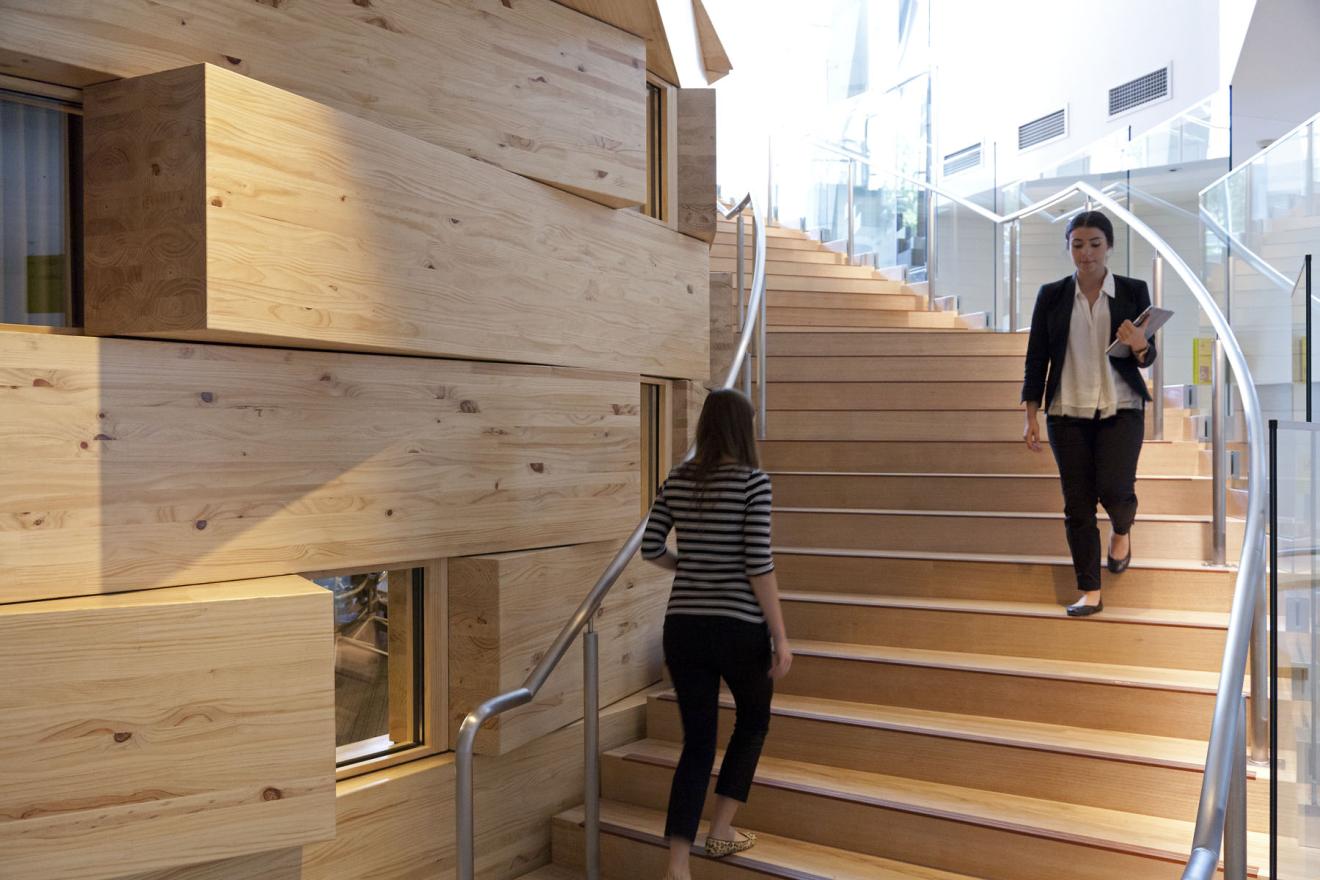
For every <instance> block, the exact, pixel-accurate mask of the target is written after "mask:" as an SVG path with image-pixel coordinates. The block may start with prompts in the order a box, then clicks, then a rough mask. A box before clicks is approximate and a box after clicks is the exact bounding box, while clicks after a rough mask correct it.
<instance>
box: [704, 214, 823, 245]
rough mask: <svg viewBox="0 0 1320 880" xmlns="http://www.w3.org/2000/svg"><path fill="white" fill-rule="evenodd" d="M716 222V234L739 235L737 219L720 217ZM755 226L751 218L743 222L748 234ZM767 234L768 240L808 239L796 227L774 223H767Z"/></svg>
mask: <svg viewBox="0 0 1320 880" xmlns="http://www.w3.org/2000/svg"><path fill="white" fill-rule="evenodd" d="M716 220H717V222H716V225H715V229H716V234H718V235H726V234H730V235H736V234H737V232H738V220H737V218H734V219H732V220H730V219H728V218H725V217H718V218H716ZM753 226H754V224H753V223H752V220H751V218H750V217H747V218H745V219H744V220H743V227H744V228H745V229H746V230H747V231H748V232H751V231H752V229H753ZM765 234H766V237H767V238H806V237H807V234H806V233H805V232H803V231H802V230H801V229H798V228H796V227H794V226H779V225H777V224H774V223H767V224H766V227H765ZM813 240H814V239H813Z"/></svg>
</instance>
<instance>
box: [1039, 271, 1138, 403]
mask: <svg viewBox="0 0 1320 880" xmlns="http://www.w3.org/2000/svg"><path fill="white" fill-rule="evenodd" d="M1076 291H1077V285H1076V281H1075V280H1074V278H1073V276H1072V275H1069V276H1068V277H1067V278H1063V279H1061V280H1059V281H1054V282H1051V283H1050V284H1045V285H1042V286H1041V288H1040V293H1039V294H1037V295H1036V308H1035V310H1034V311H1033V312H1032V313H1031V336H1030V338H1029V339H1028V340H1027V362H1026V369H1025V375H1024V376H1023V379H1022V401H1023V403H1040V402H1041V397H1042V395H1043V396H1044V398H1045V403H1044V406H1043V407H1042V409H1044V410H1046V411H1048V410H1049V408H1050V404H1052V403H1053V402H1054V395H1055V394H1056V393H1058V390H1059V378H1060V377H1061V376H1062V375H1063V360H1064V356H1065V355H1067V353H1068V330H1069V328H1070V327H1071V326H1072V310H1073V303H1074V302H1075V301H1076V295H1077V293H1076ZM1101 295H1102V296H1103V294H1101ZM1149 306H1150V292H1149V291H1148V290H1147V289H1146V282H1144V281H1140V280H1138V279H1136V278H1125V277H1123V276H1122V275H1115V276H1114V298H1113V300H1111V301H1110V303H1109V325H1110V326H1109V341H1110V342H1113V341H1114V339H1116V338H1117V336H1118V327H1119V325H1120V324H1122V323H1123V322H1124V321H1135V320H1136V319H1137V316H1138V315H1140V314H1141V313H1142V312H1144V311H1145V310H1146V309H1147V308H1148V307H1149ZM1155 357H1156V351H1155V340H1154V339H1151V340H1150V347H1149V348H1148V349H1146V360H1145V361H1144V362H1141V363H1138V362H1137V359H1136V357H1135V356H1133V355H1128V356H1127V357H1121V358H1120V357H1110V359H1109V360H1110V362H1112V363H1113V365H1114V368H1115V369H1116V370H1118V375H1120V376H1122V377H1123V380H1124V381H1125V382H1127V383H1128V385H1130V386H1132V390H1133V391H1135V392H1137V393H1138V394H1140V395H1141V399H1142V400H1145V401H1149V400H1150V391H1149V390H1147V388H1146V380H1145V379H1143V378H1142V377H1141V372H1140V367H1145V366H1150V365H1151V364H1153V363H1154V362H1155Z"/></svg>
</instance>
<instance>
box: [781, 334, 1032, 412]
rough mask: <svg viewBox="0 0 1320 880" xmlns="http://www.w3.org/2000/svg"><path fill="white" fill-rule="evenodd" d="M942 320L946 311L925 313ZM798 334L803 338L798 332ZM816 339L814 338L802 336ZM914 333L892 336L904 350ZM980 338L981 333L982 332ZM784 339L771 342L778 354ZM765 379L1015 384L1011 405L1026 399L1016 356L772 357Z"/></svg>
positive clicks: (844, 340)
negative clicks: (1015, 388)
mask: <svg viewBox="0 0 1320 880" xmlns="http://www.w3.org/2000/svg"><path fill="white" fill-rule="evenodd" d="M925 314H929V315H934V316H943V315H946V314H947V313H945V312H926V313H925ZM794 335H799V334H794ZM801 335H815V334H801ZM912 335H913V334H901V335H900V334H891V335H890V338H893V339H903V340H904V343H905V346H907V347H911V346H910V343H909V342H908V340H910V338H911V336H912ZM978 335H979V334H978ZM948 336H949V334H947V333H941V334H939V344H941V345H944V346H946V347H947V348H952V347H954V346H957V345H958V343H957V342H956V341H952V340H948ZM779 338H780V337H779V336H778V335H776V336H775V338H774V339H773V340H768V341H767V344H768V345H769V346H770V350H771V351H775V350H776V346H778V344H779V341H778V340H779ZM837 338H838V339H840V340H842V343H841V344H846V343H847V342H848V341H849V340H851V339H854V338H858V339H868V338H869V337H866V336H858V337H853V336H851V335H848V336H844V335H840V336H838V337H837ZM765 371H766V379H767V380H768V381H771V382H966V383H976V382H993V383H1001V382H1006V383H1013V384H1015V385H1016V386H1017V393H1015V394H1014V395H1013V397H1014V398H1015V399H1014V400H1013V401H1012V403H1013V405H1014V406H1016V405H1017V404H1018V402H1019V401H1020V400H1021V393H1020V392H1021V390H1022V358H1020V357H1014V356H1012V355H995V356H982V355H967V354H960V355H902V356H894V357H846V356H845V357H814V356H801V357H781V356H779V355H778V354H772V355H771V356H770V358H769V360H768V361H767V362H766V365H765Z"/></svg>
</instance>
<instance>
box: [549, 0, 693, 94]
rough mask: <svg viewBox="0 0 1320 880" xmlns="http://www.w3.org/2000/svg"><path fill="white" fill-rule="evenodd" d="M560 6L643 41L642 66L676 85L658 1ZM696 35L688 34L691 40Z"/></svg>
mask: <svg viewBox="0 0 1320 880" xmlns="http://www.w3.org/2000/svg"><path fill="white" fill-rule="evenodd" d="M559 3H561V4H562V5H564V6H567V7H568V8H570V9H576V10H577V11H578V12H581V13H583V14H585V15H589V16H591V17H592V18H596V19H599V20H601V21H603V22H607V23H609V24H612V25H614V26H615V27H617V28H619V29H621V30H623V31H626V32H628V33H630V34H636V35H637V36H639V37H642V38H643V39H644V40H646V69H647V70H649V71H651V72H652V73H654V74H655V75H657V76H659V77H660V78H661V79H663V80H664V81H665V82H667V83H671V84H673V85H679V82H678V68H677V67H676V66H675V65H674V53H673V50H672V49H670V48H669V36H670V35H669V34H668V33H667V32H666V31H665V23H664V19H663V18H661V16H660V2H659V0H559ZM695 37H696V34H693V35H692V38H693V39H695Z"/></svg>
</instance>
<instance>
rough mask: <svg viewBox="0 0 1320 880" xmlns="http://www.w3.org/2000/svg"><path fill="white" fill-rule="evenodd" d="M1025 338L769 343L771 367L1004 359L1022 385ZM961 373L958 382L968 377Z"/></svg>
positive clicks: (817, 336)
mask: <svg viewBox="0 0 1320 880" xmlns="http://www.w3.org/2000/svg"><path fill="white" fill-rule="evenodd" d="M1026 351H1027V338H1026V335H1025V334H1022V333H985V332H975V333H972V332H968V331H966V330H960V331H953V332H949V333H910V334H896V333H884V334H875V333H865V332H862V333H856V334H840V333H812V332H791V333H790V332H786V333H776V334H775V335H774V337H773V338H772V339H770V357H771V361H770V363H771V364H773V363H774V358H777V357H825V356H830V357H902V358H912V357H918V356H932V355H933V356H938V357H958V358H963V357H1006V358H1011V359H1014V360H1015V361H1016V362H1017V365H1018V371H1017V373H1016V375H1014V376H1012V377H1011V378H1014V379H1016V380H1017V381H1018V382H1019V383H1021V381H1022V360H1023V358H1024V357H1025V356H1026ZM971 374H972V371H970V370H964V373H963V375H961V376H958V377H957V378H960V379H968V378H970V377H971Z"/></svg>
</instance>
